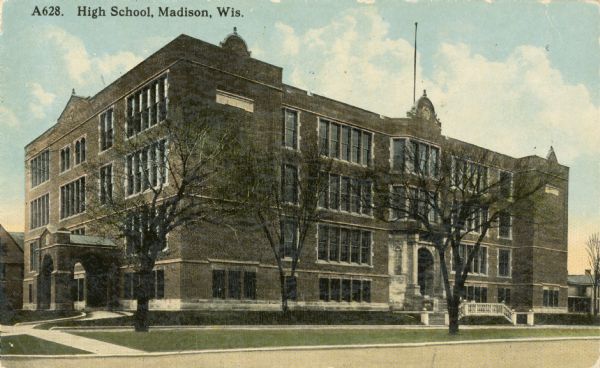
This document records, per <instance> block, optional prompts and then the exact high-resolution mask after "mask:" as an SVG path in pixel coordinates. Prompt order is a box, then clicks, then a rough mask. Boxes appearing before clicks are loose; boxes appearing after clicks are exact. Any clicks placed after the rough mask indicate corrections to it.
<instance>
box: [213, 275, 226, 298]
mask: <svg viewBox="0 0 600 368" xmlns="http://www.w3.org/2000/svg"><path fill="white" fill-rule="evenodd" d="M212 296H213V298H216V299H225V270H213V272H212Z"/></svg>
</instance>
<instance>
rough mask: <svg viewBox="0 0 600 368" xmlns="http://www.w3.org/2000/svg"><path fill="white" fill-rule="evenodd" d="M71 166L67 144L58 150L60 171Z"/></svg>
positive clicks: (69, 149)
mask: <svg viewBox="0 0 600 368" xmlns="http://www.w3.org/2000/svg"><path fill="white" fill-rule="evenodd" d="M70 168H71V147H69V146H67V147H65V148H63V149H61V150H60V172H63V171H67V170H69V169H70Z"/></svg>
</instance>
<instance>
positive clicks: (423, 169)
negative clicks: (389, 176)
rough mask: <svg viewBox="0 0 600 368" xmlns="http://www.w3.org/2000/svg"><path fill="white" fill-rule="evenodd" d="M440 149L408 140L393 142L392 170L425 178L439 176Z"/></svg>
mask: <svg viewBox="0 0 600 368" xmlns="http://www.w3.org/2000/svg"><path fill="white" fill-rule="evenodd" d="M439 157H440V149H439V148H438V147H436V146H433V145H431V144H428V143H423V142H420V141H416V140H413V139H408V138H397V139H394V140H393V147H392V169H393V170H395V171H400V172H405V171H407V172H411V173H417V174H421V175H423V176H431V177H437V176H438V175H439Z"/></svg>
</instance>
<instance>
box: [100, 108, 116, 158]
mask: <svg viewBox="0 0 600 368" xmlns="http://www.w3.org/2000/svg"><path fill="white" fill-rule="evenodd" d="M113 138H114V135H113V109H112V107H111V108H110V109H108V110H106V111H105V112H103V113H102V114H100V152H102V151H106V150H107V149H109V148H110V147H112V145H113Z"/></svg>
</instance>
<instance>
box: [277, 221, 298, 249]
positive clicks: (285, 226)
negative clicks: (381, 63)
mask: <svg viewBox="0 0 600 368" xmlns="http://www.w3.org/2000/svg"><path fill="white" fill-rule="evenodd" d="M297 246H298V239H297V229H296V222H294V221H293V220H291V219H286V220H284V221H282V223H281V244H280V246H279V257H281V258H288V257H289V258H291V257H294V255H295V253H296V247H297Z"/></svg>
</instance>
